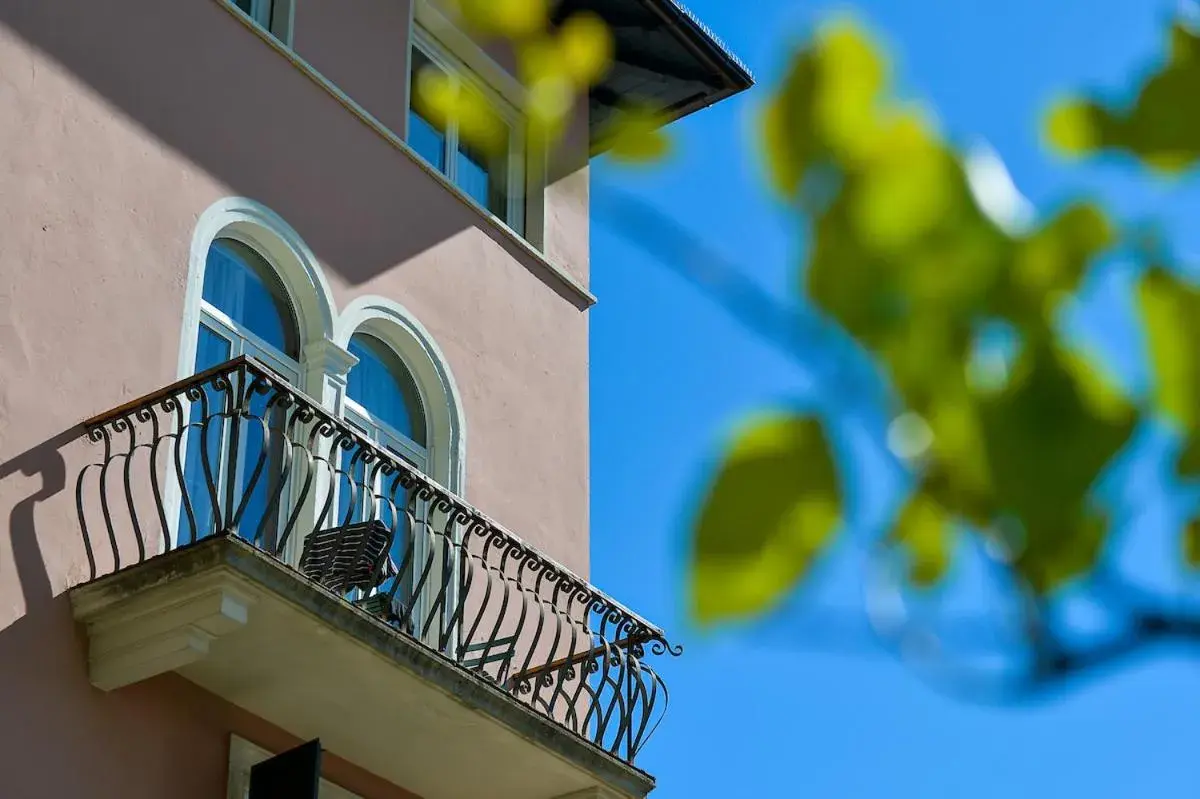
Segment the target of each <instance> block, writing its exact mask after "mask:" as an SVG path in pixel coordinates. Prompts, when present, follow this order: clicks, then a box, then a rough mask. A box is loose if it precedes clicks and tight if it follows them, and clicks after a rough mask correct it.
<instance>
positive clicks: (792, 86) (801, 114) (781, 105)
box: [759, 50, 820, 199]
mask: <svg viewBox="0 0 1200 799" xmlns="http://www.w3.org/2000/svg"><path fill="white" fill-rule="evenodd" d="M816 80H817V76H816V63H815V61H814V60H813V56H812V53H811V52H809V51H807V50H802V51H800V52H799V53H797V55H796V57H795V58H794V59H793V60H792V64H791V66H790V68H789V69H788V71H787V74H786V76H785V77H784V80H783V83H782V84H781V86H780V88H779V90H778V91H777V92H776V93H775V94H774V95H772V96H771V97H770V99H769V100H768V101H767V104H766V106H765V107H764V108H763V111H762V115H761V117H760V118H759V140H760V149H761V151H762V154H763V161H764V165H765V167H766V170H767V181H768V183H769V184H770V186H771V187H772V188H773V189H774V190H775V191H777V192H778V193H779V194H781V195H782V196H783V197H784V198H787V199H791V198H792V197H793V196H795V194H796V192H797V191H798V190H799V189H800V183H801V181H802V180H803V179H804V175H805V171H806V170H807V169H808V168H809V167H810V166H811V164H812V162H813V161H814V160H815V158H816V156H817V154H818V152H819V150H820V146H819V144H818V143H817V140H816V131H815V129H814V127H813V122H812V103H813V96H814V91H815V86H816Z"/></svg>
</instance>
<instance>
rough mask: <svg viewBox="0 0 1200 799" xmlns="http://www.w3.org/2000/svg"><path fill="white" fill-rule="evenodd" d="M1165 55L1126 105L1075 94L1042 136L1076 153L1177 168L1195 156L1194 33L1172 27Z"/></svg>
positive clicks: (1199, 40) (1198, 75) (1198, 119)
mask: <svg viewBox="0 0 1200 799" xmlns="http://www.w3.org/2000/svg"><path fill="white" fill-rule="evenodd" d="M1166 44H1167V47H1166V50H1167V59H1166V60H1165V63H1163V64H1162V65H1161V66H1160V67H1159V68H1158V70H1157V71H1155V72H1153V73H1151V75H1150V77H1149V78H1148V79H1147V80H1146V81H1145V83H1144V84H1142V86H1141V87H1140V89H1139V90H1138V92H1137V96H1136V98H1135V100H1134V102H1133V103H1132V104H1131V105H1129V106H1128V107H1126V106H1125V105H1121V106H1116V107H1113V106H1106V105H1105V104H1103V103H1098V102H1095V101H1093V100H1087V99H1076V100H1072V101H1068V102H1066V103H1063V104H1060V105H1059V106H1057V107H1056V108H1055V109H1054V110H1053V111H1052V112H1051V114H1050V116H1049V117H1048V119H1047V123H1046V135H1047V138H1048V139H1049V140H1050V142H1051V144H1053V145H1054V146H1055V147H1057V148H1058V149H1059V150H1060V151H1062V152H1064V153H1067V154H1071V155H1078V154H1081V153H1086V152H1092V151H1097V150H1121V151H1124V152H1127V153H1129V154H1131V155H1133V156H1134V157H1136V158H1138V159H1140V160H1141V161H1142V162H1143V163H1145V164H1146V165H1148V166H1149V167H1151V168H1152V169H1154V170H1156V171H1161V172H1167V173H1177V172H1180V171H1182V170H1185V169H1188V168H1190V167H1192V166H1193V165H1194V164H1195V163H1196V161H1197V160H1200V104H1197V103H1196V101H1195V99H1196V87H1197V86H1200V57H1197V53H1200V35H1198V34H1197V33H1196V32H1195V31H1193V30H1190V29H1189V28H1187V27H1185V26H1183V25H1180V24H1176V25H1174V26H1172V28H1171V29H1170V31H1169V34H1168V40H1167V43H1166Z"/></svg>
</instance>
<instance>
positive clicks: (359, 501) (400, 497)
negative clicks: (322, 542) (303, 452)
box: [338, 333, 429, 601]
mask: <svg viewBox="0 0 1200 799" xmlns="http://www.w3.org/2000/svg"><path fill="white" fill-rule="evenodd" d="M348 349H349V350H350V353H351V354H352V355H354V356H355V357H356V358H358V363H357V364H356V365H355V366H353V367H352V368H351V369H350V373H349V375H347V379H346V398H345V404H344V414H343V416H344V418H345V420H346V421H347V422H348V423H349V424H350V425H351V426H353V427H354V428H355V429H357V430H358V432H360V433H361V434H362V435H363V436H364V437H365V438H367V439H368V440H369V441H371V443H372V444H374V445H375V446H376V447H378V448H379V449H382V450H385V451H387V452H389V453H391V454H392V455H394V456H396V457H398V458H400V459H402V460H404V461H406V462H407V463H408V464H409V465H411V466H413V467H415V468H417V469H419V470H421V471H427V469H428V465H429V457H428V451H427V449H426V440H427V437H428V430H427V428H426V421H425V410H424V408H423V406H422V404H421V397H420V394H419V392H418V389H417V385H416V382H415V381H414V380H413V377H412V375H411V374H410V373H409V371H408V367H406V366H405V365H404V362H403V361H401V360H400V358H399V356H397V355H396V353H395V351H394V350H392V348H391V347H389V346H388V345H387V344H385V343H384V342H382V341H381V340H379V339H378V338H376V337H374V336H372V335H370V334H368V333H356V334H354V335H353V336H352V337H351V339H350V342H349V345H348ZM341 472H342V474H341V477H340V486H339V496H338V509H339V517H340V519H339V521H340V522H341V523H343V524H345V523H350V524H353V523H357V522H364V521H369V520H372V519H377V520H379V521H381V522H383V524H384V525H385V526H386V527H387V528H388V529H389V530H392V531H393V533H394V538H393V541H392V546H391V548H390V549H391V551H390V555H391V559H392V565H393V567H394V568H396V569H397V570H404V571H405V573H404V574H402V575H400V577H401V580H402V581H403V584H404V590H401V591H398V592H397V593H398V595H399V597H400V599H401V601H407V597H408V595H409V593H410V589H411V582H412V579H413V576H414V575H413V567H412V566H409V568H408V569H405V568H404V567H405V566H406V561H411V560H413V554H412V553H411V546H412V544H413V542H412V540H411V538H412V537H411V525H410V523H409V518H408V511H410V510H411V509H409V508H408V494H407V492H406V491H405V490H404V489H403V487H401V486H400V484H399V482H398V481H397V480H396V479H395V475H393V476H391V477H389V476H387V475H384V474H382V472H381V470H380V469H379V464H378V463H367V462H366V461H365V460H363V453H362V451H361V450H358V449H357V448H355V449H352V450H348V451H346V452H344V453H343V454H342V464H341ZM381 590H386V587H385V586H381Z"/></svg>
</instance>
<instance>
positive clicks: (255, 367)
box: [83, 355, 683, 655]
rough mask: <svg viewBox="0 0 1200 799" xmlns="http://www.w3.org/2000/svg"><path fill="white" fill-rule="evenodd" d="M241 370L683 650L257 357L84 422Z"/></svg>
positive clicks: (635, 638)
mask: <svg viewBox="0 0 1200 799" xmlns="http://www.w3.org/2000/svg"><path fill="white" fill-rule="evenodd" d="M239 368H245V369H247V370H248V371H250V372H251V373H253V372H260V373H261V374H259V375H258V376H259V377H264V378H268V379H270V380H272V381H273V382H274V384H275V385H273V386H272V388H273V389H274V390H276V391H283V392H286V393H287V394H289V395H291V396H292V397H293V398H294V399H296V400H298V401H300V402H302V403H303V404H304V405H306V406H307V408H308V410H309V411H311V412H312V413H313V414H315V416H316V417H317V418H319V419H320V420H321V421H323V422H325V423H326V424H329V425H331V426H332V427H334V428H336V429H337V432H338V435H339V437H341V438H345V439H350V440H353V441H354V442H355V444H356V445H357V446H359V447H360V448H362V449H364V450H366V451H369V452H371V453H372V454H374V456H375V457H376V458H377V459H381V460H386V461H388V462H389V463H391V465H392V466H394V467H395V468H396V469H397V470H400V471H403V472H405V473H406V474H407V475H408V477H409V478H411V479H412V480H413V482H416V483H421V484H423V485H424V486H425V487H426V489H427V490H428V491H430V492H432V493H436V494H441V495H443V496H444V497H445V498H446V499H447V500H449V501H450V502H451V503H452V504H454V505H455V506H456V507H457V508H458V509H459V510H461V511H462V512H463V513H465V514H467V515H468V516H470V517H471V520H472V521H475V522H477V523H479V524H481V525H483V526H485V527H487V528H490V529H491V530H494V531H495V532H498V533H500V534H501V535H502V536H503V537H505V538H508V539H510V540H511V541H513V542H514V543H516V544H518V545H519V546H521V547H522V548H524V549H526V550H528V551H530V552H532V553H533V554H534V555H536V556H537V558H538V560H539V561H541V562H542V564H543V565H544V566H549V567H550V568H552V569H553V570H554V571H557V572H558V573H559V576H560V577H565V578H567V580H569V581H570V582H574V583H577V584H579V585H582V586H586V587H587V590H588V591H589V593H590V594H591V596H592V597H593V598H595V599H598V600H601V601H603V602H604V603H605V604H607V605H609V606H610V607H611V608H612V609H613V610H615V611H618V612H620V613H621V614H623V615H624V616H626V617H627V618H628V619H629V620H631V621H633V622H635V623H636V624H637V625H638V626H639V627H641V628H642V629H641V631H640V632H641V634H640V635H639V634H636V633H635V634H631V635H630V636H627V638H628V640H629V641H630V643H634V644H646V643H651V642H653V641H655V640H657V641H659V642H660V643H661V644H662V645H663V646H664V647H665V651H666V652H669V653H670V654H673V655H679V654H682V652H683V647H682V646H672V645H671V644H670V643H668V641H667V635H666V631H664V630H663V629H662V628H661V627H659V626H658V625H656V624H654V623H653V622H650V621H649V620H647V619H645V618H644V617H642V616H641V615H639V614H638V613H636V612H635V611H633V610H631V609H629V608H628V607H626V606H625V605H623V604H622V603H621V602H619V601H618V600H616V599H614V598H612V597H611V596H609V595H608V594H606V593H605V592H603V591H601V590H600V589H599V588H597V587H596V586H594V585H592V584H591V583H590V582H588V581H587V580H586V579H584V578H583V577H580V576H579V575H578V574H576V573H575V572H574V571H572V570H571V569H570V568H568V567H567V566H564V565H563V564H561V563H559V562H558V561H557V560H555V559H554V558H552V557H550V556H549V555H547V554H545V553H544V552H542V551H541V550H539V549H538V548H537V547H535V546H533V545H532V544H529V543H528V542H526V541H525V540H524V539H523V538H521V537H520V536H519V535H517V534H516V533H514V532H512V531H511V530H509V529H508V528H507V527H505V526H504V525H502V524H500V523H499V522H497V521H496V520H494V519H492V518H491V517H489V516H488V515H487V514H485V513H484V512H483V511H481V510H479V509H478V508H476V507H475V506H474V505H471V504H470V503H468V502H467V501H466V500H465V499H463V498H462V497H460V496H459V495H457V494H455V493H454V492H452V491H451V490H450V489H448V488H446V487H445V486H443V485H441V484H440V483H438V482H437V481H436V480H434V479H433V478H431V477H429V476H428V475H426V474H425V473H424V472H421V471H420V470H418V469H415V468H413V467H412V466H410V465H409V464H408V463H407V462H406V461H405V460H404V459H403V458H398V457H396V456H395V455H393V454H392V453H391V452H389V451H388V450H386V449H384V448H381V447H379V446H377V445H376V444H375V443H374V442H372V441H371V440H370V439H368V438H366V437H365V436H363V435H362V434H361V433H359V432H358V430H356V429H355V428H354V427H353V426H351V425H348V424H346V422H345V421H344V420H342V419H341V418H340V417H338V416H336V415H334V414H332V413H330V412H329V411H327V410H326V409H325V407H324V406H323V405H322V404H321V403H319V402H317V400H315V399H313V398H312V397H310V396H309V395H308V394H306V393H304V392H303V391H301V390H300V389H298V388H296V387H294V386H292V385H291V384H290V383H288V381H287V380H286V379H285V378H284V377H283V376H282V375H280V374H279V373H278V372H276V371H275V370H274V369H272V368H271V367H270V366H268V365H267V364H265V363H263V362H262V361H260V360H258V359H257V358H254V357H253V356H250V355H239V356H237V357H236V358H232V359H230V360H228V361H225V362H223V363H220V364H217V365H216V366H213V367H210V368H208V369H205V370H203V371H200V372H197V373H196V374H193V375H190V376H188V377H185V378H182V379H180V380H176V381H175V382H174V383H171V384H170V385H167V386H165V387H163V388H160V389H158V390H156V391H151V392H150V393H148V394H144V395H142V396H141V397H137V398H135V399H132V400H129V401H128V402H125V403H123V404H122V405H119V406H117V407H116V408H113V409H112V410H108V411H104V412H103V413H99V414H96V415H95V416H92V417H91V418H89V419H86V420H85V421H84V422H83V428H84V430H85V431H86V432H87V433H88V434H89V435H91V434H92V433H93V432H94V431H96V430H98V429H99V428H102V427H104V426H105V425H106V424H109V423H111V422H113V421H116V420H118V419H123V418H126V417H129V416H130V415H132V414H133V413H135V412H136V411H137V410H139V409H141V408H145V407H147V406H153V405H154V404H155V403H158V402H161V401H162V400H164V399H167V398H168V397H172V396H175V395H177V394H179V393H181V392H184V391H186V390H187V389H188V388H190V387H192V386H196V385H203V384H204V383H206V382H208V381H209V380H211V379H212V378H214V377H216V376H218V375H221V374H225V373H229V372H234V371H236V370H237V369H239Z"/></svg>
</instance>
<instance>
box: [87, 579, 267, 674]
mask: <svg viewBox="0 0 1200 799" xmlns="http://www.w3.org/2000/svg"><path fill="white" fill-rule="evenodd" d="M94 587H95V588H102V586H101V585H96V586H94ZM90 588H93V586H84V587H82V588H80V589H76V590H75V591H72V592H71V606H72V609H73V611H74V614H75V619H76V620H77V621H79V622H82V623H83V624H85V625H86V626H87V634H88V671H89V676H90V679H91V682H92V684H93V685H95V686H96V687H97V688H99V689H100V690H102V691H112V690H115V689H117V688H123V687H124V686H126V685H132V684H133V683H137V682H141V681H142V680H147V679H149V678H151V677H155V676H157V675H159V674H163V673H165V672H168V671H174V670H175V669H179V668H182V667H184V666H187V665H189V664H191V663H194V662H196V661H197V660H200V659H201V658H203V657H205V656H206V655H207V654H208V653H209V650H210V648H211V647H212V646H213V644H214V642H216V641H217V639H219V638H221V637H223V636H226V635H229V634H231V633H234V632H237V631H238V630H240V629H242V628H243V627H245V626H246V624H247V623H248V622H249V619H250V608H251V607H252V606H253V605H254V603H255V601H256V599H257V597H256V595H255V593H254V592H253V591H252V590H249V589H248V587H247V586H246V585H245V583H244V582H243V581H242V580H240V579H238V577H237V576H236V575H234V574H233V573H232V572H229V571H224V570H222V571H217V572H214V573H209V574H205V575H202V576H200V577H192V578H186V579H182V580H178V581H172V582H166V583H163V584H161V585H158V586H156V587H155V588H154V589H153V590H151V591H147V592H139V593H138V594H136V595H134V596H128V595H124V594H121V593H120V592H114V591H111V590H94V591H93V590H89V589H90Z"/></svg>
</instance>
